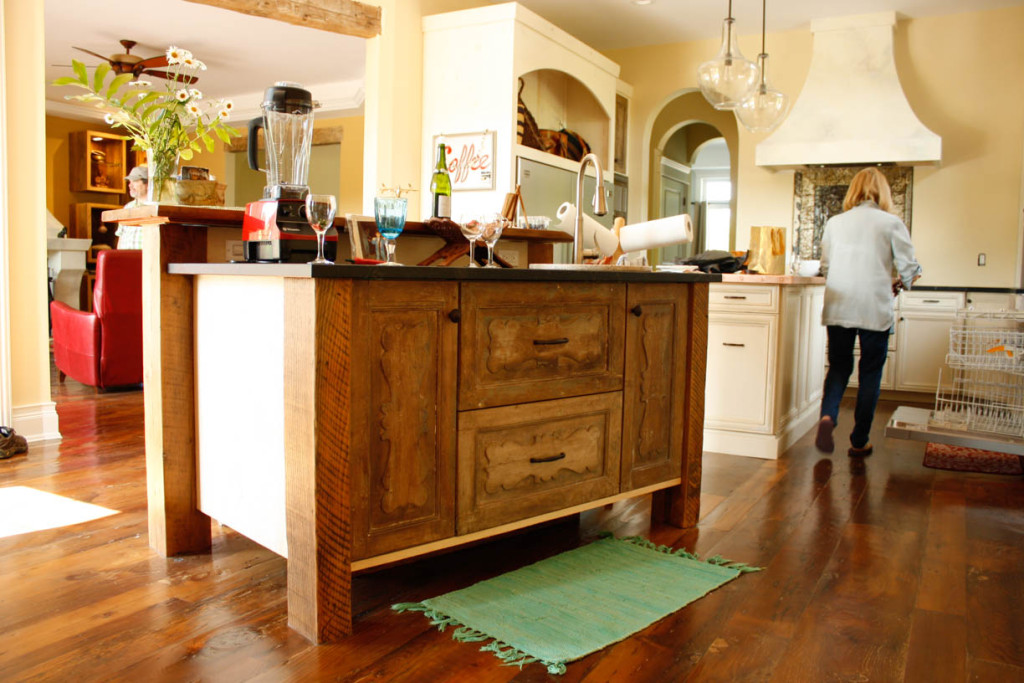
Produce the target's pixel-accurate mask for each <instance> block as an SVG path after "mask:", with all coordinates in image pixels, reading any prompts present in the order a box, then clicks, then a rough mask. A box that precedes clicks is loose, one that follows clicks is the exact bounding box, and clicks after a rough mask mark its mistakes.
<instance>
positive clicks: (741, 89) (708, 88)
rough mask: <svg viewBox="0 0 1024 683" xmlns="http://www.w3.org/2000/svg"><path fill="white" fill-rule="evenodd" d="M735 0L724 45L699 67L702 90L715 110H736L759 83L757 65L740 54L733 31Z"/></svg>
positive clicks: (723, 29) (730, 6)
mask: <svg viewBox="0 0 1024 683" xmlns="http://www.w3.org/2000/svg"><path fill="white" fill-rule="evenodd" d="M733 21H734V19H733V18H732V0H729V16H728V17H726V19H725V22H724V24H723V26H722V47H721V48H720V49H719V50H718V54H717V55H715V58H714V59H712V60H711V61H708V62H704V63H703V64H701V65H700V66H699V67H698V68H697V80H698V82H699V83H700V91H701V92H702V93H704V97H705V99H707V101H708V102H710V103H711V106H713V107H714V108H715V109H735V108H736V107H738V106H739V104H740V102H742V101H743V100H744V99H745V98H746V97H747V95H749V94H750V93H751V92H752V91H753V90H754V88H755V87H756V86H757V65H756V64H754V63H753V62H752V61H750V60H749V59H747V58H746V57H744V56H743V54H742V53H740V47H739V42H738V41H737V40H736V32H735V31H734V30H733V26H732V25H733Z"/></svg>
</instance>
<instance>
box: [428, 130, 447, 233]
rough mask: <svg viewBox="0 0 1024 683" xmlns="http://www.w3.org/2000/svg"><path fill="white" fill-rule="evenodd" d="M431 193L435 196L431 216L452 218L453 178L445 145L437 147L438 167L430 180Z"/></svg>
mask: <svg viewBox="0 0 1024 683" xmlns="http://www.w3.org/2000/svg"><path fill="white" fill-rule="evenodd" d="M430 192H431V193H432V194H433V196H434V197H433V198H434V206H433V208H432V209H431V211H430V215H431V216H433V217H434V218H451V217H452V178H451V176H450V175H448V161H447V159H446V158H445V154H444V143H443V142H442V143H440V144H439V145H438V146H437V165H436V166H434V175H433V176H432V177H431V179H430Z"/></svg>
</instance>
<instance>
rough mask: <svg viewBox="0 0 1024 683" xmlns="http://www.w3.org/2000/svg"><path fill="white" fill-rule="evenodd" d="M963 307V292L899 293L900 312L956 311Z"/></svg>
mask: <svg viewBox="0 0 1024 683" xmlns="http://www.w3.org/2000/svg"><path fill="white" fill-rule="evenodd" d="M963 306H964V293H963V292H901V293H900V310H901V311H906V310H914V311H949V312H950V313H952V312H954V311H956V310H957V309H958V308H963Z"/></svg>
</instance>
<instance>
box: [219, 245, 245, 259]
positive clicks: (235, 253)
mask: <svg viewBox="0 0 1024 683" xmlns="http://www.w3.org/2000/svg"><path fill="white" fill-rule="evenodd" d="M224 260H225V261H227V262H229V263H230V262H231V261H244V260H245V252H244V251H243V250H242V240H226V241H225V242H224Z"/></svg>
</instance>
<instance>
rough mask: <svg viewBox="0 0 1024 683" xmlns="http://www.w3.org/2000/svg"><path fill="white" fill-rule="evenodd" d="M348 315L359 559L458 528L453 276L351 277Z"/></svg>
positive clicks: (355, 545)
mask: <svg viewBox="0 0 1024 683" xmlns="http://www.w3.org/2000/svg"><path fill="white" fill-rule="evenodd" d="M353 296H354V305H353V320H352V326H351V329H352V334H353V339H352V358H351V359H350V362H351V363H352V397H351V401H352V426H351V429H352V448H351V451H350V452H351V453H352V463H351V468H352V469H351V471H352V521H353V525H354V529H353V537H354V538H353V551H354V552H353V554H354V557H355V559H360V558H365V557H372V556H375V555H380V554H382V553H387V552H391V551H393V550H398V549H401V548H407V547H411V546H415V545H419V544H421V543H427V542H430V541H435V540H439V539H442V538H447V537H449V536H452V535H454V533H455V502H454V501H455V386H456V369H457V359H458V348H457V344H458V324H456V322H454V321H453V320H452V318H455V320H457V319H458V317H457V316H451V317H449V314H450V313H451V312H452V311H453V310H456V309H457V308H458V301H459V295H458V285H457V284H456V283H454V282H411V281H369V280H361V281H356V283H355V289H354V292H353Z"/></svg>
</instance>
